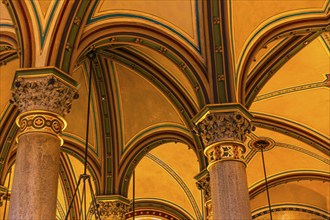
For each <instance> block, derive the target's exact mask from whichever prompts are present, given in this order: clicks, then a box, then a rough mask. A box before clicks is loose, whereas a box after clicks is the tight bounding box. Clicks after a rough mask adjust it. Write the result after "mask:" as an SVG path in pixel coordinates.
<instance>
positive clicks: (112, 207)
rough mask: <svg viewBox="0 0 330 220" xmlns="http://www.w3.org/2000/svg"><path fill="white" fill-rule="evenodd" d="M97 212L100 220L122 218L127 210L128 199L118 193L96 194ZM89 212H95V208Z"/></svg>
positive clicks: (122, 219)
mask: <svg viewBox="0 0 330 220" xmlns="http://www.w3.org/2000/svg"><path fill="white" fill-rule="evenodd" d="M97 204H98V212H99V214H100V217H101V220H106V219H107V220H124V219H125V214H126V213H128V212H129V209H130V206H129V200H128V199H126V198H124V197H122V196H119V195H109V196H98V197H97ZM91 212H92V213H94V212H96V210H95V208H94V207H93V208H92V209H91Z"/></svg>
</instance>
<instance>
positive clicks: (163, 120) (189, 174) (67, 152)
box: [0, 0, 330, 219]
mask: <svg viewBox="0 0 330 220" xmlns="http://www.w3.org/2000/svg"><path fill="white" fill-rule="evenodd" d="M228 2H229V3H230V4H229V6H228V8H227V9H226V10H228V15H229V18H230V25H229V26H226V27H228V29H225V30H223V32H226V33H228V36H230V37H231V41H232V50H233V51H232V52H233V57H232V59H233V60H234V62H233V64H232V65H233V66H234V68H233V69H235V71H233V73H227V72H226V73H225V74H233V75H234V74H237V75H240V74H241V73H240V72H236V71H239V69H237V66H238V64H239V62H244V61H245V60H240V59H245V57H243V56H242V55H243V51H244V49H246V48H248V47H249V46H251V45H249V43H250V42H251V41H255V40H257V39H258V37H260V35H258V34H261V33H263V34H264V33H265V32H266V31H267V30H270V29H271V28H272V27H273V26H276V25H278V28H280V27H281V25H284V24H285V22H286V21H288V20H294V19H295V18H296V17H295V16H298V17H304V16H305V17H308V16H311V15H310V14H313V12H315V13H316V12H320V11H322V13H323V11H326V9H325V7H326V6H327V7H329V5H326V4H327V1H324V0H315V1H306V0H303V1H300V0H287V1H282V0H281V1H268V0H265V1H257V0H251V1H248V0H232V1H228ZM34 3H35V4H36V5H37V8H38V10H39V9H40V11H39V14H38V13H37V14H36V13H35V12H34V10H33V7H32V4H31V2H30V3H29V2H27V3H24V5H25V7H24V10H25V13H26V14H27V16H28V20H29V21H31V24H30V26H29V27H30V28H31V30H29V31H30V33H31V35H32V36H33V37H32V38H31V39H33V47H34V49H33V51H34V52H33V53H31V54H29V56H31V57H29V58H31V59H32V60H33V62H32V63H31V65H30V66H47V65H50V66H57V67H63V66H65V64H67V63H69V64H70V65H71V66H70V68H71V69H73V71H72V72H68V74H70V75H71V76H72V77H73V78H74V79H75V80H76V81H78V82H79V83H80V89H79V94H80V98H79V99H78V100H77V101H75V102H74V103H73V105H72V110H71V113H70V114H68V115H67V116H66V120H67V122H68V127H67V129H66V131H65V132H64V133H63V136H64V139H65V141H66V144H65V146H64V147H63V153H62V154H63V155H64V156H62V159H63V157H64V158H65V159H66V161H67V163H70V164H71V165H70V166H71V168H70V172H69V174H70V175H71V177H72V178H73V179H74V178H75V179H76V180H77V178H79V175H80V174H81V173H82V170H83V169H82V168H83V163H82V162H81V161H80V160H78V159H77V158H79V155H78V154H79V152H80V151H81V150H82V149H83V148H84V139H85V132H86V114H87V113H86V111H87V96H88V95H87V93H88V90H87V89H88V86H87V84H88V70H89V65H88V62H87V61H86V60H84V59H83V58H84V55H82V54H75V53H77V51H80V52H81V51H83V53H85V52H86V51H87V50H89V49H91V48H96V51H97V53H98V58H97V59H98V61H97V64H95V66H94V69H93V70H94V73H93V74H94V75H93V76H94V77H93V85H92V105H91V107H92V108H91V121H90V133H89V144H90V149H91V150H90V156H91V158H93V161H90V162H91V163H90V167H91V170H92V171H93V172H95V173H96V174H95V176H96V177H97V178H98V179H97V181H96V182H95V185H94V187H95V189H96V188H97V187H99V189H98V190H96V191H97V192H98V193H99V194H106V193H107V192H110V191H111V190H112V191H114V193H115V194H116V193H119V191H120V189H119V188H120V186H118V184H119V182H120V180H121V179H120V178H122V179H126V180H125V181H128V184H127V185H128V194H127V197H128V198H129V199H132V179H131V176H129V175H130V174H129V173H122V172H124V171H123V170H125V169H124V168H125V167H128V168H130V167H131V166H135V165H136V168H135V170H136V173H135V174H136V198H137V199H138V200H139V199H140V200H141V201H142V200H143V199H153V200H154V201H163V202H164V203H166V204H170V205H171V206H173V207H177V208H178V209H179V210H181V211H182V212H183V213H185V214H187V215H188V216H190V217H191V219H198V218H197V215H198V213H202V201H201V194H200V191H199V190H198V189H197V187H196V186H195V183H196V179H194V177H195V176H196V175H197V174H198V173H200V172H201V171H202V170H203V169H205V168H206V164H204V165H203V162H202V161H198V157H197V154H200V151H197V150H196V149H197V145H198V142H196V140H195V139H198V137H196V136H194V134H193V132H191V130H192V127H191V124H190V120H191V118H192V117H193V116H194V114H196V113H197V112H198V111H199V110H200V109H201V108H202V107H203V105H204V104H208V103H213V104H214V102H216V101H215V95H214V93H212V92H214V91H215V90H216V89H215V88H213V87H212V86H214V85H215V84H217V83H218V81H217V80H219V79H218V78H217V77H216V76H217V74H218V72H219V70H218V69H213V68H212V65H213V63H215V62H217V61H219V60H216V58H214V56H216V55H214V54H213V53H214V50H215V49H214V48H215V47H216V46H218V45H212V44H211V43H210V42H211V41H214V39H215V38H216V37H217V36H216V34H215V35H212V31H210V29H209V28H210V27H213V25H214V24H213V21H214V20H213V19H214V18H213V17H211V18H210V17H208V16H210V14H209V13H210V12H209V11H208V9H207V4H208V1H198V2H197V3H196V1H193V0H191V1H190V0H189V1H188V0H187V1H176V0H165V1H153V0H149V1H142V0H141V1H132V0H130V1H129V0H124V1H97V2H96V4H95V5H94V2H93V3H90V4H89V5H88V6H86V7H87V9H86V14H85V15H83V18H82V19H81V20H80V21H77V20H76V21H75V22H74V21H73V20H74V19H75V18H72V21H70V22H71V23H70V25H71V26H70V27H74V28H76V29H75V31H76V32H75V34H76V36H77V37H76V38H74V41H73V43H71V44H70V43H69V41H70V39H71V38H70V37H72V36H71V35H70V37H69V35H66V33H69V30H71V29H65V25H64V24H65V23H66V22H65V21H63V20H60V18H64V19H66V20H68V19H69V18H68V17H69V13H70V10H71V9H72V8H71V7H72V4H73V3H72V2H71V3H70V4H68V5H67V6H66V7H67V8H65V9H64V8H62V7H63V4H64V3H63V2H60V4H59V5H57V7H55V5H56V4H55V1H35V2H34ZM12 7H14V9H13V10H15V7H18V6H16V5H14V6H12ZM196 9H197V11H196ZM212 9H213V10H216V9H215V8H212ZM0 10H1V13H0V46H3V45H5V44H6V45H7V44H8V42H9V41H7V40H6V39H7V37H8V33H11V34H13V35H14V36H15V39H16V41H17V45H20V43H21V40H20V38H21V37H22V36H21V34H19V33H17V32H15V28H14V27H13V26H12V24H14V23H16V21H13V19H12V18H11V16H10V14H9V12H8V10H7V8H6V7H5V6H4V4H1V5H0ZM17 10H18V9H17ZM72 10H73V9H72ZM52 11H53V13H54V14H53V17H51V12H52ZM305 12H306V13H307V14H306V15H304V13H305ZM308 13H310V14H308ZM320 13H321V12H320ZM323 14H326V12H324V13H323ZM197 18H198V20H197ZM208 19H210V22H208ZM78 20H79V19H78ZM38 21H40V22H41V24H42V25H41V26H42V27H41V29H40V27H38ZM67 22H69V21H67ZM77 22H78V23H79V22H81V24H82V25H81V26H77V25H76V24H77ZM272 22H273V23H272ZM1 24H2V26H1ZM8 24H9V26H8ZM47 24H48V25H49V29H48V32H47V33H46V32H45V30H46V29H45V28H46V26H47ZM127 24H129V25H131V26H132V27H131V28H127V26H125V28H127V30H126V29H125V28H123V29H118V30H120V31H122V32H125V33H124V34H123V33H113V32H112V30H113V29H115V30H117V29H116V28H117V26H119V27H120V26H122V25H127ZM6 25H7V26H6ZM21 25H25V24H21ZM75 25H76V26H75ZM106 25H113V26H111V27H108V26H106ZM116 25H117V26H116ZM135 25H136V26H135ZM104 27H106V28H104ZM56 28H57V29H56ZM112 28H113V29H112ZM144 28H145V29H144ZM55 30H56V31H55ZM95 30H97V31H95ZM40 31H41V32H40ZM54 31H55V32H54ZM94 31H95V33H94ZM258 31H260V32H258ZM14 33H15V34H14ZM40 33H44V34H45V35H44V36H43V38H42V37H40V36H41V35H40ZM141 34H145V36H143V37H142V41H143V42H140V43H139V44H138V42H136V40H137V39H136V38H139V37H141V36H140V35H141ZM319 34H321V33H319ZM59 35H63V36H64V37H63V38H61V37H59ZM24 36H30V35H24ZM118 36H119V37H118ZM123 36H124V37H127V38H129V37H131V38H130V39H129V40H127V41H124V40H123V39H120V38H124V37H123ZM322 36H323V35H322ZM116 37H117V39H115V38H116ZM90 38H92V39H90ZM147 38H150V39H152V40H150V41H148V43H146V42H147V40H146V39H147ZM42 39H43V42H44V45H43V46H42V45H41V43H42ZM285 39H286V38H280V39H277V40H274V39H273V41H272V42H271V43H269V44H268V45H267V48H263V49H261V50H260V51H258V52H257V53H256V57H255V60H254V61H253V63H251V65H250V67H249V71H252V70H253V68H254V67H256V66H257V65H258V64H260V62H261V61H262V59H263V58H265V56H266V55H267V54H269V53H270V54H271V53H272V52H273V50H274V48H275V47H276V46H277V45H278V43H280V42H282V40H285ZM88 40H90V42H89V41H88ZM121 40H122V41H121ZM222 40H223V39H222ZM86 42H88V43H86ZM100 42H101V43H100ZM98 43H100V44H102V47H98ZM144 43H145V44H144ZM199 43H200V44H201V45H200V48H199V45H198V44H199ZM12 46H13V47H14V48H15V45H14V44H13V45H12ZM27 46H28V45H25V47H24V46H23V52H24V49H26V47H27ZM20 47H22V45H20ZM164 48H165V49H166V50H162V49H164ZM204 50H205V52H204ZM21 52H22V50H21ZM70 53H73V55H72V57H77V58H79V60H78V59H77V60H75V59H73V60H70V57H68V58H67V57H66V58H65V59H64V58H63V57H64V56H65V55H66V54H70ZM4 54H5V52H3V51H2V52H0V55H1V56H0V89H1V90H0V126H1V128H3V130H1V131H0V134H1V138H0V144H2V146H0V147H1V152H2V154H3V155H5V154H4V153H5V152H6V150H4V149H5V147H4V146H5V144H6V141H7V142H8V138H9V140H11V141H12V140H14V136H15V135H12V136H13V137H12V136H10V135H11V133H14V134H15V132H13V130H11V129H12V128H11V125H10V122H11V121H10V120H9V119H10V118H11V117H12V114H16V113H17V112H15V109H14V107H13V105H12V104H10V103H9V99H10V98H11V90H10V88H11V83H12V81H13V79H14V75H15V71H16V69H18V68H20V67H22V66H21V65H22V63H23V62H22V54H19V56H16V57H15V56H12V57H11V58H12V59H11V60H7V59H8V58H7V57H6V56H4ZM17 54H18V53H17ZM23 54H24V53H23ZM54 54H58V55H56V56H55V55H54ZM110 54H111V55H110ZM135 54H139V55H140V56H139V57H135V56H134V55H135ZM72 57H71V58H72ZM118 57H119V58H122V59H119V58H118ZM25 58H26V56H25ZM62 58H63V59H62ZM61 59H62V60H61ZM124 59H126V60H124ZM225 59H227V58H226V57H225V58H224V60H225ZM228 59H229V58H228ZM59 60H61V61H59ZM123 60H124V61H123ZM127 60H128V61H127ZM329 60H330V59H329V48H328V47H327V45H326V44H325V43H324V38H321V37H320V36H318V37H317V38H315V39H314V40H313V41H311V42H307V44H306V45H304V46H303V48H302V49H301V50H299V51H297V53H296V54H295V55H294V56H293V57H290V59H289V60H288V61H287V62H286V63H284V65H283V66H281V67H280V69H279V70H277V71H276V72H275V73H274V74H273V76H272V77H271V78H270V79H269V81H267V82H266V84H265V85H264V86H263V87H262V88H260V92H259V93H258V94H257V96H256V98H255V100H254V101H253V102H252V105H251V107H250V108H249V111H251V112H252V113H256V114H264V115H269V116H271V117H273V118H278V119H281V120H283V121H287V122H290V124H293V125H294V126H296V127H299V128H301V129H302V130H303V131H304V132H306V133H307V134H312V135H315V136H317V137H318V138H321V139H322V140H325V142H326V141H328V142H327V143H329V141H330V140H329V135H330V122H329V121H330V100H329V98H330V90H329V81H328V83H326V80H327V79H328V80H329V78H326V74H330V72H329V69H330V62H329ZM4 61H5V62H4ZM132 63H133V64H134V65H132ZM182 63H184V64H186V66H184V68H189V70H192V74H194V75H193V76H194V77H191V75H188V74H187V72H185V71H184V70H185V69H184V68H183V66H182ZM30 66H28V67H30ZM25 67H26V66H25ZM139 67H144V68H145V69H146V70H147V72H148V71H149V73H150V75H149V76H146V75H145V74H143V72H142V71H141V69H139ZM63 68H64V67H63ZM70 68H67V69H70ZM98 68H99V69H98ZM157 68H159V69H157ZM236 69H237V70H236ZM158 70H161V71H158ZM97 71H99V72H97ZM151 76H152V77H151ZM227 76H228V75H227ZM249 77H251V75H248V76H247V78H249ZM192 78H195V79H196V81H194V82H192ZM228 78H230V77H228ZM233 78H234V77H233ZM157 80H158V81H157ZM228 80H229V79H228ZM220 81H221V79H220ZM159 82H160V83H159ZM238 83H239V81H238V80H233V84H234V86H233V87H235V88H237V90H238V91H236V92H237V93H239V92H240V91H241V90H242V89H244V88H238ZM102 85H103V86H104V87H102ZM308 85H314V87H308V88H307V87H306V86H308ZM201 91H202V93H200V92H201ZM104 94H105V95H104ZM201 94H203V95H204V96H205V97H204V99H203V98H201ZM177 99H178V100H179V103H177V101H176V100H177ZM180 99H181V100H180ZM183 99H185V100H183ZM187 103H188V104H189V106H188V104H187ZM7 119H8V121H7ZM272 126H273V125H271V126H270V127H268V128H267V129H266V128H261V127H257V128H256V131H254V132H253V133H252V134H251V135H250V137H249V140H254V139H256V138H258V137H268V138H272V139H273V140H274V141H275V147H274V148H273V149H271V150H270V151H266V152H265V162H266V168H267V174H268V176H269V178H270V180H274V179H275V178H277V177H279V178H280V177H282V176H285V175H287V174H296V175H298V176H299V175H300V174H299V172H310V173H313V174H315V173H318V172H319V173H322V174H324V175H326V174H327V175H328V176H329V171H330V168H329V159H330V158H329V155H327V154H326V153H325V152H321V151H320V150H319V149H317V148H316V147H314V146H312V145H311V144H309V143H307V142H306V141H303V140H301V139H298V138H297V137H294V135H292V134H290V133H287V134H284V132H280V131H279V130H276V129H275V128H274V126H273V127H272ZM169 128H171V129H172V130H171V129H169ZM9 131H10V132H9ZM175 135H176V136H175ZM299 135H302V136H303V134H299ZM178 136H180V137H181V138H182V139H185V141H186V140H189V141H186V142H184V141H183V140H180V141H178V140H177V139H178V138H179V137H178ZM10 138H11V139H10ZM194 138H195V139H194ZM168 139H170V141H169V143H163V142H161V141H162V140H168ZM9 142H10V141H9ZM149 142H150V143H149ZM183 142H184V143H183ZM152 144H155V145H157V146H156V148H153V147H154V146H153V145H152ZM199 144H200V143H199ZM194 145H196V146H194ZM246 145H248V142H246ZM6 146H7V145H6ZM10 146H14V142H10ZM188 146H189V147H188ZM247 147H248V146H247ZM188 148H191V149H188ZM194 148H196V149H194ZM324 148H327V149H328V150H329V148H330V147H329V145H327V146H325V147H324ZM73 149H79V150H80V151H79V152H78V150H77V151H74V150H73ZM200 150H201V149H200ZM8 152H9V153H8V154H6V155H7V156H6V157H5V158H4V164H5V166H4V167H5V168H4V169H3V170H2V171H1V172H2V173H1V176H2V179H1V184H3V185H6V184H8V166H9V165H8V164H9V162H11V163H14V161H13V159H12V158H13V157H14V155H15V150H14V149H8ZM143 152H144V153H143ZM139 153H140V154H139ZM247 154H248V155H252V156H251V158H250V160H249V162H248V164H247V178H248V184H249V189H250V191H253V190H254V189H255V188H258V187H262V186H263V184H264V182H263V179H264V176H263V172H262V161H261V155H260V152H255V150H253V149H248V150H247ZM116 156H118V158H116V163H117V164H115V162H114V163H113V164H111V163H110V162H109V161H111V160H115V159H113V158H115V157H116ZM95 158H97V159H95ZM94 159H95V160H94ZM157 162H158V163H157ZM114 164H115V165H114ZM161 164H162V165H161ZM114 167H115V168H114ZM128 168H127V170H129V169H128ZM93 169H94V170H93ZM113 169H118V170H115V171H114V170H113ZM6 172H7V173H6ZM125 172H126V170H125ZM127 172H128V171H127ZM171 173H172V175H171ZM126 175H127V176H126ZM175 177H180V179H175ZM300 177H301V176H300ZM111 178H113V179H115V178H117V179H116V181H114V182H111V181H110V182H111V184H113V185H116V184H117V185H116V187H114V186H113V185H111V184H110V183H107V181H109V180H111ZM6 179H7V180H6ZM61 181H62V182H60V184H59V196H58V199H59V204H61V206H62V208H64V207H66V204H65V202H64V201H65V196H64V193H65V190H66V189H65V187H64V185H65V184H64V182H63V180H62V179H61ZM125 181H124V180H123V181H122V182H120V183H123V184H124V183H125ZM61 184H62V185H61ZM184 186H186V187H187V188H186V191H185V190H184V189H183V188H184ZM112 187H113V189H112ZM9 188H10V187H9ZM187 192H190V193H191V195H192V197H189V196H188V195H187ZM188 194H189V193H188ZM270 194H271V202H272V204H273V205H274V206H276V205H278V207H282V206H284V207H289V206H288V204H291V205H292V204H295V205H297V204H299V205H306V206H312V207H313V208H318V209H320V210H323V211H328V212H329V210H330V206H329V203H330V202H329V199H330V194H329V181H323V182H322V181H320V180H314V179H313V180H308V179H306V178H305V179H304V178H303V177H301V180H299V178H298V181H297V180H294V181H288V182H287V183H285V182H281V183H279V184H278V185H276V186H273V187H272V188H271V189H270ZM88 200H89V201H90V197H88ZM138 200H137V201H138ZM192 201H195V204H196V205H197V206H196V207H197V208H196V207H194V205H193V204H194V202H192ZM266 205H267V198H266V194H265V191H262V192H261V193H259V194H258V195H256V196H255V197H254V198H251V207H252V211H254V212H253V213H257V212H258V210H259V209H263V208H264V207H266ZM290 207H291V206H290ZM2 211H3V207H1V208H0V215H1V214H2V213H1V212H2ZM297 213H298V212H297ZM297 213H295V212H289V211H288V212H286V211H283V213H278V218H279V219H280V218H282V219H286V217H288V216H291V217H292V216H293V217H292V218H295V217H302V216H303V214H306V213H303V214H302V213H300V214H297ZM58 215H59V216H61V215H63V213H62V214H61V210H58ZM305 216H307V214H306V215H305ZM62 217H63V216H62ZM307 217H310V216H307ZM150 218H151V217H150V216H149V217H144V218H141V219H150ZM59 219H61V218H60V217H59ZM256 219H258V218H256ZM260 219H261V217H260Z"/></svg>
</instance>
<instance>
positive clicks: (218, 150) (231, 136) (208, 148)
mask: <svg viewBox="0 0 330 220" xmlns="http://www.w3.org/2000/svg"><path fill="white" fill-rule="evenodd" d="M251 119H252V115H251V114H250V113H249V112H248V111H247V110H246V109H245V108H244V107H243V106H241V105H240V104H221V105H207V106H206V107H204V108H203V109H202V110H201V112H200V113H199V114H197V115H196V116H195V118H194V119H193V123H194V124H195V125H196V127H195V131H196V133H197V134H198V135H199V136H200V137H201V139H202V141H203V144H204V146H205V149H204V154H205V156H206V157H207V158H208V161H209V166H208V169H209V167H210V166H211V165H213V164H214V163H215V162H218V161H223V160H237V161H241V162H244V153H245V149H246V148H245V146H244V141H245V140H246V135H247V134H249V133H250V132H251V131H252V130H253V126H252V124H251Z"/></svg>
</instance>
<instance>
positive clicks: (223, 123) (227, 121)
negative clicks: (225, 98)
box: [197, 112, 252, 146]
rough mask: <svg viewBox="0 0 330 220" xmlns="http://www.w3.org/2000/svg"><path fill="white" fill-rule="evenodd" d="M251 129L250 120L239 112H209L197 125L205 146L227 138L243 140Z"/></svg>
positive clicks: (227, 139)
mask: <svg viewBox="0 0 330 220" xmlns="http://www.w3.org/2000/svg"><path fill="white" fill-rule="evenodd" d="M251 130H252V126H251V122H250V121H249V120H248V119H247V118H245V117H244V116H243V115H242V114H241V113H240V112H218V113H211V114H208V115H207V116H206V117H205V118H204V119H203V120H202V121H201V122H200V123H198V125H197V131H198V134H199V135H200V136H201V138H202V140H203V143H204V145H205V146H208V145H211V144H213V143H216V142H220V141H229V140H230V141H239V142H244V141H245V140H246V134H247V133H250V132H251Z"/></svg>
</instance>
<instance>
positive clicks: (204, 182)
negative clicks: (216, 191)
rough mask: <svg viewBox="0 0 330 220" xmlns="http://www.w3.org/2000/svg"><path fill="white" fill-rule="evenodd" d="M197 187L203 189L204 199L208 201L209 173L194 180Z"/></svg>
mask: <svg viewBox="0 0 330 220" xmlns="http://www.w3.org/2000/svg"><path fill="white" fill-rule="evenodd" d="M196 186H197V189H199V190H203V195H204V199H205V201H208V200H210V199H211V189H210V175H209V174H207V175H206V176H205V177H203V178H202V179H200V180H198V181H197V182H196Z"/></svg>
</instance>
